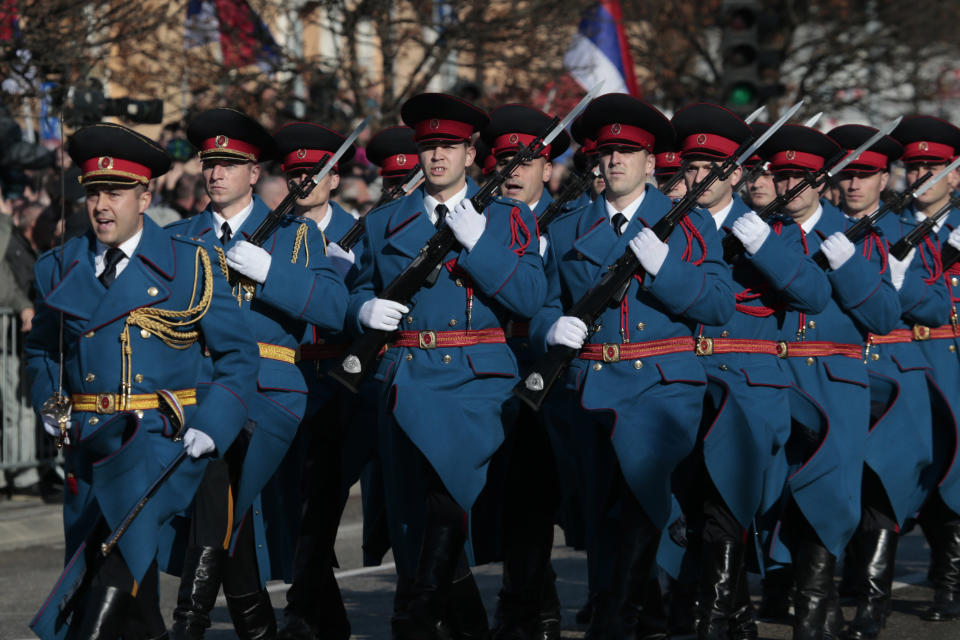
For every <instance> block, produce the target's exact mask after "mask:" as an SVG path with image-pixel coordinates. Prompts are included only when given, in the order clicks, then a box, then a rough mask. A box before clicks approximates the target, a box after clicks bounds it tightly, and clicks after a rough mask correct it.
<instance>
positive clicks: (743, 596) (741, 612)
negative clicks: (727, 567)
mask: <svg viewBox="0 0 960 640" xmlns="http://www.w3.org/2000/svg"><path fill="white" fill-rule="evenodd" d="M759 635H760V633H759V630H758V629H757V618H756V615H755V613H754V610H753V602H751V600H750V583H749V582H748V581H747V568H746V566H745V565H744V564H743V563H741V564H740V576H739V578H737V593H736V596H735V597H734V601H733V615H732V616H731V618H730V640H757V638H758V637H759Z"/></svg>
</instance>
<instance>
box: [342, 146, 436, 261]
mask: <svg viewBox="0 0 960 640" xmlns="http://www.w3.org/2000/svg"><path fill="white" fill-rule="evenodd" d="M421 178H423V169H421V168H420V164H419V163H418V164H417V166H415V167H414V168H413V169H410V171H408V172H407V173H406V175H404V176H403V181H402V182H399V183H397V184H395V185H394V186H393V188H392V189H390V190H389V191H384V192H383V193H382V194H380V199H379V200H377V203H376V204H375V205H373V207H371V209H370V211H373V210H374V209H376V208H378V207H382V206H383V205H385V204H387V203H388V202H393V201H394V200H396V199H397V198H399V197H400V196H403V195H406V194H407V192H408V191H410V189H412V188H413V186H414V185H415V184H417V183H418V182H420V179H421ZM363 230H364V226H363V218H360V219H359V220H357V221H356V222H354V223H353V226H352V227H350V228H349V229H348V230H347V232H346V233H345V234H343V237H342V238H340V239H339V240H337V244H338V245H340V248H342V249H343V250H344V251H350V249H352V248H353V247H354V245H356V244H357V242H359V241H360V238H362V237H363Z"/></svg>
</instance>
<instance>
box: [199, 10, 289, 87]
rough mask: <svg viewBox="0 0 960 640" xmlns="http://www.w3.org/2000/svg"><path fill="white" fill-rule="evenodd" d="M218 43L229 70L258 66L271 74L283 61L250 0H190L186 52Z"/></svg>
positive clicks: (224, 63)
mask: <svg viewBox="0 0 960 640" xmlns="http://www.w3.org/2000/svg"><path fill="white" fill-rule="evenodd" d="M217 42H219V44H220V51H221V53H222V56H223V66H224V67H226V68H228V69H232V68H236V67H245V66H247V65H250V64H257V65H258V66H259V67H261V68H262V69H264V70H270V69H271V68H272V67H273V66H274V63H275V62H276V60H277V59H278V57H279V47H278V46H277V42H276V40H274V39H273V36H272V35H270V30H269V29H267V25H265V24H264V23H263V20H262V19H261V18H260V16H259V15H258V14H257V12H256V11H254V10H253V7H251V6H250V3H249V2H248V1H247V0H190V1H189V2H188V3H187V24H186V32H185V46H186V48H190V47H195V46H200V45H206V44H211V43H217Z"/></svg>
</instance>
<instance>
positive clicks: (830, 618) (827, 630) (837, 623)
mask: <svg viewBox="0 0 960 640" xmlns="http://www.w3.org/2000/svg"><path fill="white" fill-rule="evenodd" d="M841 638H843V611H842V610H841V609H840V594H839V592H838V591H837V587H836V583H831V589H830V597H829V599H828V602H827V619H826V621H825V622H824V625H823V640H840V639H841Z"/></svg>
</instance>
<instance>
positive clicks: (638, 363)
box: [633, 360, 643, 369]
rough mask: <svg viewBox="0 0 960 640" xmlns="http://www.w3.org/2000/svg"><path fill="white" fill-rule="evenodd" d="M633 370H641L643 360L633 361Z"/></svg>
mask: <svg viewBox="0 0 960 640" xmlns="http://www.w3.org/2000/svg"><path fill="white" fill-rule="evenodd" d="M633 368H634V369H643V360H634V361H633Z"/></svg>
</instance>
